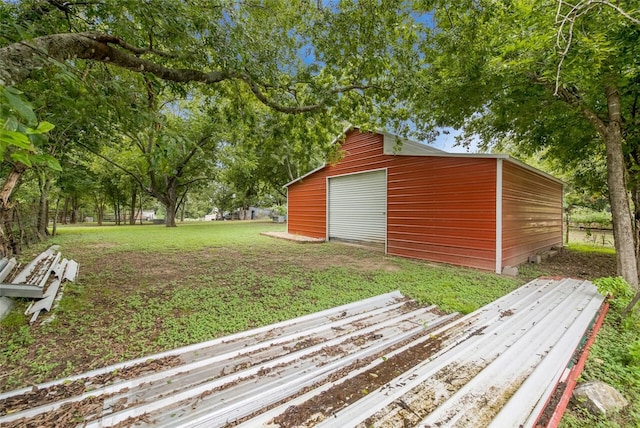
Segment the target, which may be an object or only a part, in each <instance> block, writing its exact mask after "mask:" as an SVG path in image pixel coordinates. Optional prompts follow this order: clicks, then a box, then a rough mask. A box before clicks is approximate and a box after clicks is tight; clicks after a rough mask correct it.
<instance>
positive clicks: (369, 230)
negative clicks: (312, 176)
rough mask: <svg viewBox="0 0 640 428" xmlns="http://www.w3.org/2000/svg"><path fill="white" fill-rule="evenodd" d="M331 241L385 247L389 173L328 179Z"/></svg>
mask: <svg viewBox="0 0 640 428" xmlns="http://www.w3.org/2000/svg"><path fill="white" fill-rule="evenodd" d="M328 185H329V206H328V216H329V233H328V235H329V239H346V240H352V241H362V242H374V243H384V242H385V239H386V233H387V172H386V170H379V171H373V172H364V173H360V174H351V175H343V176H339V177H329V184H328Z"/></svg>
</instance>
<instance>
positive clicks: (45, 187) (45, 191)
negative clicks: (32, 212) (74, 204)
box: [37, 172, 51, 241]
mask: <svg viewBox="0 0 640 428" xmlns="http://www.w3.org/2000/svg"><path fill="white" fill-rule="evenodd" d="M38 184H39V187H40V201H39V204H38V229H37V233H38V239H40V240H41V241H44V240H45V239H46V237H47V235H48V234H49V232H48V231H47V226H48V225H49V190H50V189H51V178H48V177H45V174H44V173H41V172H38Z"/></svg>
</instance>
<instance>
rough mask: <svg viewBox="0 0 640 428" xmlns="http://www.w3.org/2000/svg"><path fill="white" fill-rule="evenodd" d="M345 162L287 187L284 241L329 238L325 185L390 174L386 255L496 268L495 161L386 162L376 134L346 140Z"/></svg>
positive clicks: (353, 135) (396, 159)
mask: <svg viewBox="0 0 640 428" xmlns="http://www.w3.org/2000/svg"><path fill="white" fill-rule="evenodd" d="M342 149H343V151H344V153H345V154H344V158H343V159H342V160H341V161H340V162H338V163H337V164H336V165H330V166H327V167H325V168H323V169H322V170H320V171H318V172H316V173H314V174H312V175H311V176H309V177H306V178H304V179H303V180H302V181H300V182H297V183H294V184H292V185H291V186H290V187H289V217H288V222H289V226H288V227H289V233H295V234H300V235H305V236H312V237H319V238H324V237H325V235H326V177H328V176H335V175H343V174H350V173H354V172H361V171H366V170H372V169H379V168H388V183H387V187H388V195H387V252H388V253H389V254H395V255H399V256H404V257H412V258H418V259H424V260H430V261H436V262H443V263H451V264H456V265H463V266H471V267H476V268H480V269H488V270H493V269H494V268H495V236H496V235H495V206H496V187H495V174H496V167H495V165H496V162H495V159H465V158H456V157H450V158H449V157H428V156H391V155H384V154H383V137H382V135H380V134H370V133H360V132H359V131H357V130H355V131H350V132H348V133H347V136H346V139H345V142H344V143H343V145H342Z"/></svg>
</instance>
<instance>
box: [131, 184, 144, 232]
mask: <svg viewBox="0 0 640 428" xmlns="http://www.w3.org/2000/svg"><path fill="white" fill-rule="evenodd" d="M137 190H138V189H137V188H136V187H135V186H134V188H133V190H132V191H131V218H130V219H129V224H136V201H137V200H138V194H137V193H138V192H137ZM140 215H142V213H140Z"/></svg>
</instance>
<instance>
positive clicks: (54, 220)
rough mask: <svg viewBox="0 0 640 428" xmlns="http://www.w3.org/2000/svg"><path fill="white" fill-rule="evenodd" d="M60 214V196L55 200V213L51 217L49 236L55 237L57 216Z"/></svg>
mask: <svg viewBox="0 0 640 428" xmlns="http://www.w3.org/2000/svg"><path fill="white" fill-rule="evenodd" d="M59 213H60V196H58V199H56V213H55V215H54V216H53V227H52V228H51V236H56V233H57V231H58V215H59Z"/></svg>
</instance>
